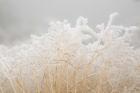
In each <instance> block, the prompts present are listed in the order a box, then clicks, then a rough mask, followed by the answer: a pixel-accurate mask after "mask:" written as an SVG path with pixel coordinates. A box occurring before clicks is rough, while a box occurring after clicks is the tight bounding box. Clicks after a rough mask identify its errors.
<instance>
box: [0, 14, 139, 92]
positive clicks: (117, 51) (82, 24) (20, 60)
mask: <svg viewBox="0 0 140 93" xmlns="http://www.w3.org/2000/svg"><path fill="white" fill-rule="evenodd" d="M116 15H118V13H113V14H112V15H110V18H109V21H108V23H107V24H104V23H102V24H101V25H97V30H96V31H95V30H93V29H92V28H90V27H89V26H88V20H87V19H86V18H83V17H79V19H78V20H77V22H76V25H75V26H74V27H71V25H70V23H69V22H68V21H67V20H65V21H63V22H60V21H57V22H52V23H50V27H49V29H48V32H47V33H45V34H42V35H40V36H36V35H32V36H31V39H30V40H27V41H26V42H23V43H21V44H17V45H15V46H12V47H8V46H4V45H1V46H0V93H140V49H139V48H137V49H134V47H133V46H131V45H130V41H131V36H132V34H133V31H135V30H137V27H135V26H130V27H124V26H117V25H112V22H113V20H114V17H115V16H116Z"/></svg>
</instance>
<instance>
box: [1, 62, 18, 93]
mask: <svg viewBox="0 0 140 93" xmlns="http://www.w3.org/2000/svg"><path fill="white" fill-rule="evenodd" d="M0 63H1V65H2V66H3V68H4V69H5V71H3V73H4V75H5V77H6V78H7V79H8V80H9V82H10V85H11V87H12V89H13V91H14V93H17V92H16V88H15V87H14V84H13V81H12V80H11V79H10V78H9V77H8V75H7V71H8V68H7V67H6V65H5V64H6V63H5V64H4V63H3V62H0Z"/></svg>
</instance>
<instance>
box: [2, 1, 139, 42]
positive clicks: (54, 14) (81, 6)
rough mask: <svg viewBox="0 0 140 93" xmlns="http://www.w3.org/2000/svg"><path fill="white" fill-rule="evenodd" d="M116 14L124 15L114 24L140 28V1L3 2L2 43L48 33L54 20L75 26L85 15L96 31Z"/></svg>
mask: <svg viewBox="0 0 140 93" xmlns="http://www.w3.org/2000/svg"><path fill="white" fill-rule="evenodd" d="M116 11H117V12H119V13H120V16H119V17H118V18H117V20H116V21H115V23H114V24H119V25H127V26H129V25H136V26H140V0H0V43H4V44H12V43H14V42H15V41H20V40H24V39H26V38H28V37H29V36H30V34H35V33H42V32H45V31H47V24H48V23H49V22H50V21H51V20H63V19H68V20H69V21H70V22H71V23H72V24H74V22H75V20H76V19H77V18H78V17H79V16H84V17H87V18H88V19H89V24H90V26H91V27H93V28H95V25H96V24H100V23H102V22H107V20H108V16H109V14H111V13H112V12H116ZM139 37H140V31H139V32H138V34H137V35H136V36H135V37H134V38H135V41H134V42H135V43H136V44H138V43H139V44H140V42H139V40H138V38H139Z"/></svg>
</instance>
